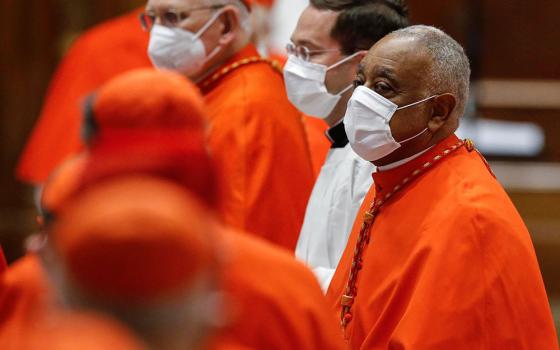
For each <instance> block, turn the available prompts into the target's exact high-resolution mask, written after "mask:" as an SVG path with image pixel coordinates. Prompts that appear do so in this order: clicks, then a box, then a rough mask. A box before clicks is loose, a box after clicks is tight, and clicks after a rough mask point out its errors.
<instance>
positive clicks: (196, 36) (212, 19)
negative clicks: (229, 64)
mask: <svg viewBox="0 0 560 350" xmlns="http://www.w3.org/2000/svg"><path fill="white" fill-rule="evenodd" d="M222 13H224V9H220V10H219V11H217V12H216V13H215V14H214V15H213V16H212V17H210V19H209V20H208V22H206V24H205V25H203V26H202V28H200V29H199V30H198V32H196V34H195V35H194V37H195V38H196V39H200V37H201V36H202V34H204V33H205V32H206V31H207V30H208V28H210V26H211V25H212V24H214V22H215V21H216V20H217V19H218V17H220V15H221V14H222ZM220 46H221V45H220V44H219V43H218V45H216V47H215V48H214V49H213V50H212V52H210V53H209V54H207V55H206V59H205V62H208V61H209V60H210V59H211V58H212V57H214V56H215V55H216V54H218V51H219V50H220Z"/></svg>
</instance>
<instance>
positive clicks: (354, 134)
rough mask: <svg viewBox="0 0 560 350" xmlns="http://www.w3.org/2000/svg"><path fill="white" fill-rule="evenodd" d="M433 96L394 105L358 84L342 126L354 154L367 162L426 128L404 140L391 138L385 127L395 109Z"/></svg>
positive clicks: (390, 151)
mask: <svg viewBox="0 0 560 350" xmlns="http://www.w3.org/2000/svg"><path fill="white" fill-rule="evenodd" d="M436 96H437V95H434V96H430V97H428V98H425V99H423V100H420V101H417V102H414V103H411V104H408V105H406V106H402V107H398V106H397V105H396V104H394V103H393V102H391V101H390V100H388V99H386V98H385V97H383V96H381V95H379V94H378V93H376V92H375V91H373V90H371V89H369V88H367V87H365V86H358V87H357V88H356V89H355V90H354V93H353V94H352V97H350V100H349V101H348V107H347V108H346V115H345V116H344V129H345V130H346V134H347V136H348V141H349V142H350V146H351V147H352V149H353V150H354V152H356V154H358V155H359V156H360V157H362V158H363V159H365V160H368V161H375V160H378V159H381V158H383V157H385V156H387V155H389V154H391V153H392V152H394V151H395V150H396V149H398V148H399V147H401V144H403V143H405V142H408V141H411V140H413V139H415V138H417V137H418V136H420V135H422V134H423V133H425V132H426V131H427V130H428V128H425V129H424V130H422V131H421V132H419V133H418V134H416V135H414V136H412V137H410V138H408V139H406V140H402V141H400V142H397V141H395V139H394V138H393V135H392V133H391V127H390V126H389V122H390V121H391V118H392V117H393V115H394V114H395V112H396V111H397V110H400V109H404V108H408V107H412V106H415V105H417V104H419V103H422V102H425V101H428V100H429V99H432V98H434V97H436Z"/></svg>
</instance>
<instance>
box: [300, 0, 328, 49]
mask: <svg viewBox="0 0 560 350" xmlns="http://www.w3.org/2000/svg"><path fill="white" fill-rule="evenodd" d="M337 16H338V13H336V12H334V11H330V10H319V9H316V8H314V7H313V6H311V5H309V6H307V7H306V8H305V10H303V12H302V13H301V16H300V17H299V20H298V23H297V26H296V28H295V29H294V32H293V34H292V37H291V39H292V42H294V44H296V45H304V46H307V45H308V44H311V45H310V46H318V47H320V48H326V47H333V46H337V47H338V46H339V45H338V43H337V42H336V40H334V39H333V38H331V35H330V34H331V30H332V28H333V27H334V24H335V23H336V18H337Z"/></svg>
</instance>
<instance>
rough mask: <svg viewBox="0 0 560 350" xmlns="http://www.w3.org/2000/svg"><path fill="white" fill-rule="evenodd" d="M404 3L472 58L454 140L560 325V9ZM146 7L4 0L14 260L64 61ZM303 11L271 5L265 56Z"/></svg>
mask: <svg viewBox="0 0 560 350" xmlns="http://www.w3.org/2000/svg"><path fill="white" fill-rule="evenodd" d="M408 3H409V8H410V14H411V19H412V22H413V23H422V24H430V25H435V26H437V27H440V28H442V29H444V30H445V31H446V32H448V33H449V34H451V35H452V36H453V37H454V38H456V39H457V40H458V41H459V42H460V43H462V44H463V45H464V47H465V48H466V50H467V53H468V55H469V58H470V60H471V64H472V68H473V75H472V89H471V90H472V96H471V103H470V108H469V110H468V113H467V115H466V117H465V119H464V120H463V125H462V127H461V130H460V131H459V134H460V136H463V137H471V138H473V139H474V140H475V143H476V144H477V145H478V147H479V149H481V150H482V151H483V153H484V154H485V155H486V156H487V158H488V159H489V160H490V163H491V165H492V168H493V169H494V171H495V173H496V175H497V177H498V179H499V180H500V181H501V182H502V184H503V185H504V187H505V188H506V190H507V191H508V193H509V194H510V196H511V198H512V200H513V202H514V203H515V205H516V206H517V208H518V210H519V211H520V213H521V215H522V216H523V218H524V219H525V222H526V224H527V226H528V227H529V230H530V232H531V234H532V238H533V242H534V245H535V249H536V251H537V255H538V259H539V262H540V266H541V270H542V273H543V278H544V280H545V284H546V287H547V291H548V294H549V296H550V299H551V305H552V308H553V312H554V313H555V317H556V321H557V327H558V325H560V254H559V253H560V25H559V24H560V23H559V20H558V14H559V13H560V1H558V0H555V1H550V0H534V1H522V0H452V1H450V0H409V1H408ZM143 5H144V2H143V1H136V0H95V1H93V0H28V1H25V2H22V1H19V0H1V5H0V12H1V13H2V14H3V15H2V17H3V18H2V21H1V22H0V43H1V47H2V48H3V51H4V54H2V55H0V72H1V75H0V77H1V78H0V91H1V93H0V169H1V172H0V190H1V195H0V243H1V244H2V246H3V249H4V252H5V254H6V257H7V259H8V260H9V261H13V260H14V259H16V258H17V257H19V256H21V254H22V253H23V248H22V247H23V245H22V242H23V240H24V239H25V237H26V236H28V235H29V234H30V233H32V232H33V231H34V230H35V229H36V224H35V221H34V217H35V209H34V207H33V195H32V194H33V191H32V187H31V186H29V185H25V184H23V183H20V182H18V181H17V180H16V178H15V175H14V173H15V167H16V164H17V161H18V157H19V155H20V153H21V151H22V149H23V147H24V145H25V143H26V141H27V138H28V137H29V134H30V132H31V130H32V128H33V125H34V123H35V122H36V120H37V118H38V116H39V114H40V111H41V107H42V103H43V98H44V96H45V92H46V89H47V87H48V83H49V80H50V78H51V75H52V74H53V72H54V70H55V68H56V66H57V63H58V62H59V60H60V59H61V58H62V57H63V56H64V54H65V52H66V50H67V49H68V48H69V46H70V45H71V44H72V42H73V41H74V40H75V38H76V37H77V36H78V35H79V34H80V33H82V32H83V31H84V30H86V29H88V28H90V27H91V26H94V25H95V24H97V23H100V22H102V21H104V20H107V19H109V18H112V17H115V16H118V15H121V14H124V13H126V12H128V11H131V10H133V9H135V8H138V7H141V6H143ZM306 5H307V3H306V1H304V0H276V1H275V2H274V3H272V7H271V8H270V9H267V10H266V12H267V13H266V17H264V18H265V19H267V20H265V21H264V23H263V24H262V25H263V28H265V27H266V29H263V31H266V34H265V35H262V38H261V40H262V41H263V43H262V45H261V46H260V48H261V49H262V50H266V49H268V50H269V51H274V52H280V53H281V52H283V48H284V46H285V44H286V43H287V41H288V38H289V35H290V33H291V30H292V29H293V27H294V26H295V21H296V20H297V17H298V15H299V12H300V11H301V10H302V9H303V8H304V7H305V6H306ZM261 21H262V18H261ZM108 54H109V53H108ZM62 137H63V135H62Z"/></svg>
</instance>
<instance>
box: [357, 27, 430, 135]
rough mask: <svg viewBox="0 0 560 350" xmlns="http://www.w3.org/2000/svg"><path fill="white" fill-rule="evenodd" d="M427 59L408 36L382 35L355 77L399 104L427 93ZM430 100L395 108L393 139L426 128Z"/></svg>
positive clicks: (392, 123)
mask: <svg viewBox="0 0 560 350" xmlns="http://www.w3.org/2000/svg"><path fill="white" fill-rule="evenodd" d="M430 64H431V62H430V58H429V57H428V55H427V54H426V53H425V52H424V51H423V50H419V47H418V44H417V43H416V42H415V41H414V40H411V39H409V38H392V37H391V36H388V37H385V38H383V39H382V40H380V41H379V42H377V43H376V44H375V45H374V46H373V47H372V48H371V49H370V51H369V52H368V54H367V56H366V57H365V58H364V59H363V61H362V63H361V64H360V67H359V69H358V80H359V81H361V82H362V83H363V84H364V85H365V86H366V87H368V88H370V89H372V90H373V91H375V92H377V93H378V94H380V95H382V96H383V97H385V98H387V99H389V100H391V101H392V102H393V103H395V104H396V105H398V106H404V105H407V104H410V103H413V102H416V101H419V100H422V99H424V98H426V97H429V96H430V91H429V90H428V84H427V81H426V76H427V74H426V72H427V70H428V69H429V67H430ZM430 117H431V104H430V101H427V102H426V103H421V104H419V105H416V106H412V107H409V108H405V109H403V110H399V111H397V112H396V113H395V114H394V116H393V118H392V119H391V122H390V126H391V132H392V134H393V137H394V138H395V140H397V141H399V140H404V139H406V138H409V137H412V136H414V135H416V134H418V133H419V132H421V131H422V130H423V129H424V128H426V127H427V124H428V121H429V119H430Z"/></svg>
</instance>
